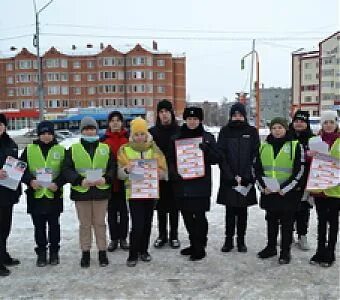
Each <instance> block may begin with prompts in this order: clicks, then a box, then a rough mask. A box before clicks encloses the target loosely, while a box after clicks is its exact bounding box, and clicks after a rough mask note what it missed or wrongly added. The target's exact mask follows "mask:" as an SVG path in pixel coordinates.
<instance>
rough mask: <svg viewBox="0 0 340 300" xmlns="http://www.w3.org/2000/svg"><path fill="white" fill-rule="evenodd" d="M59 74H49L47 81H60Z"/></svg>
mask: <svg viewBox="0 0 340 300" xmlns="http://www.w3.org/2000/svg"><path fill="white" fill-rule="evenodd" d="M59 80H60V75H59V73H47V81H59Z"/></svg>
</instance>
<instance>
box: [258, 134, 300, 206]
mask: <svg viewBox="0 0 340 300" xmlns="http://www.w3.org/2000/svg"><path fill="white" fill-rule="evenodd" d="M287 141H292V138H291V137H290V136H289V135H286V136H285V137H284V138H281V139H276V138H274V137H273V136H272V135H271V134H270V135H269V136H268V137H267V142H268V143H270V144H271V145H272V146H273V149H274V157H276V156H277V154H278V152H279V151H280V150H281V148H282V147H283V145H284V143H285V142H287ZM304 166H305V157H304V151H303V149H302V147H301V145H300V144H298V146H297V147H296V150H295V159H294V162H293V171H292V175H291V176H290V177H289V178H288V180H286V181H285V182H283V183H282V184H281V185H280V188H281V190H282V191H283V192H284V193H285V194H284V195H283V196H281V195H280V194H279V193H271V194H269V195H266V194H264V189H265V187H266V186H265V184H264V181H263V179H262V177H264V176H265V174H264V171H263V166H262V163H261V159H260V153H259V152H258V154H257V156H256V159H255V165H254V171H255V176H256V180H257V184H258V186H259V190H260V192H261V200H260V206H261V208H262V209H265V210H270V211H293V212H294V211H296V210H297V208H298V204H299V201H300V198H299V192H298V190H297V189H298V187H299V183H300V181H301V180H302V178H303V174H304Z"/></svg>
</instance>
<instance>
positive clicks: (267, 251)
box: [257, 246, 277, 259]
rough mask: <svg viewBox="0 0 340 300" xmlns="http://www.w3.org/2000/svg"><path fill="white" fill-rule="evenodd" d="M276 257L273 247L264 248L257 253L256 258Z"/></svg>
mask: <svg viewBox="0 0 340 300" xmlns="http://www.w3.org/2000/svg"><path fill="white" fill-rule="evenodd" d="M276 255H277V250H276V248H275V247H270V246H266V247H265V248H264V249H263V250H261V251H260V252H259V253H257V257H258V258H262V259H266V258H270V257H273V256H276Z"/></svg>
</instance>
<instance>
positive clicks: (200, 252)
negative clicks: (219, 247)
mask: <svg viewBox="0 0 340 300" xmlns="http://www.w3.org/2000/svg"><path fill="white" fill-rule="evenodd" d="M206 255H207V254H206V252H205V249H204V248H203V247H202V248H199V249H195V251H193V253H192V254H191V255H190V260H191V261H196V260H201V259H203V258H204V257H206Z"/></svg>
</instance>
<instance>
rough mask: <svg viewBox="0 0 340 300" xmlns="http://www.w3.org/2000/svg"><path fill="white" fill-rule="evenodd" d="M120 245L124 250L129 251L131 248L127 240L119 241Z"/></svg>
mask: <svg viewBox="0 0 340 300" xmlns="http://www.w3.org/2000/svg"><path fill="white" fill-rule="evenodd" d="M119 244H120V248H121V249H123V250H129V249H130V246H129V244H128V242H127V241H126V239H121V240H119Z"/></svg>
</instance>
